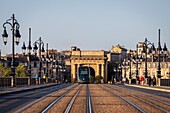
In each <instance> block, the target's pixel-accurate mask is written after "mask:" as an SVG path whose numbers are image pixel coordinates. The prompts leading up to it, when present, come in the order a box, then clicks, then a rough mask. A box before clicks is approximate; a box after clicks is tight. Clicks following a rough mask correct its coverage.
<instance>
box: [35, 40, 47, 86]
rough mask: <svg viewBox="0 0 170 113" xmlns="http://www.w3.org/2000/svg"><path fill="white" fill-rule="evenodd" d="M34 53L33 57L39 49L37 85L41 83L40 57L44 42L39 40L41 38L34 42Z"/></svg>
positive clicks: (42, 52)
mask: <svg viewBox="0 0 170 113" xmlns="http://www.w3.org/2000/svg"><path fill="white" fill-rule="evenodd" d="M37 45H39V47H37ZM33 49H34V52H35V56H36V55H37V50H38V49H39V62H40V63H39V64H40V65H39V73H38V77H39V84H40V81H41V68H42V57H41V55H44V52H45V50H44V42H43V41H42V40H41V37H40V38H39V40H37V41H35V42H34V48H33Z"/></svg>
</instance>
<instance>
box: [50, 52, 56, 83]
mask: <svg viewBox="0 0 170 113" xmlns="http://www.w3.org/2000/svg"><path fill="white" fill-rule="evenodd" d="M50 61H51V69H52V71H51V72H52V76H51V78H52V80H53V81H54V68H55V65H56V56H55V54H54V53H53V49H52V54H51V56H50Z"/></svg>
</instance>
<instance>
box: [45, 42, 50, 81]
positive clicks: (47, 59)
mask: <svg viewBox="0 0 170 113" xmlns="http://www.w3.org/2000/svg"><path fill="white" fill-rule="evenodd" d="M46 52H47V53H46V78H47V80H46V83H48V62H49V60H50V58H49V55H48V43H47V50H46Z"/></svg>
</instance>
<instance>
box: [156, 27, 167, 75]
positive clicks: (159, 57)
mask: <svg viewBox="0 0 170 113" xmlns="http://www.w3.org/2000/svg"><path fill="white" fill-rule="evenodd" d="M167 50H168V49H167V47H166V44H164V48H163V49H162V48H161V42H160V29H159V30H158V70H157V77H158V78H161V77H162V76H161V66H160V64H161V63H160V62H161V55H162V54H164V56H165V59H166V54H167Z"/></svg>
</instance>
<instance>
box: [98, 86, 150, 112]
mask: <svg viewBox="0 0 170 113" xmlns="http://www.w3.org/2000/svg"><path fill="white" fill-rule="evenodd" d="M99 86H100V87H102V88H104V89H105V90H107V91H108V92H110V93H111V94H113V95H115V96H117V97H119V98H121V99H122V100H124V101H126V102H127V103H129V104H130V105H132V106H133V107H134V108H136V109H137V110H139V111H140V112H142V113H147V112H146V111H145V110H143V109H142V108H140V107H139V106H137V105H136V104H134V103H132V102H131V101H129V100H128V99H126V98H124V97H123V96H120V95H118V94H116V93H114V92H112V91H110V90H108V89H107V88H106V86H105V87H104V86H101V85H99Z"/></svg>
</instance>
